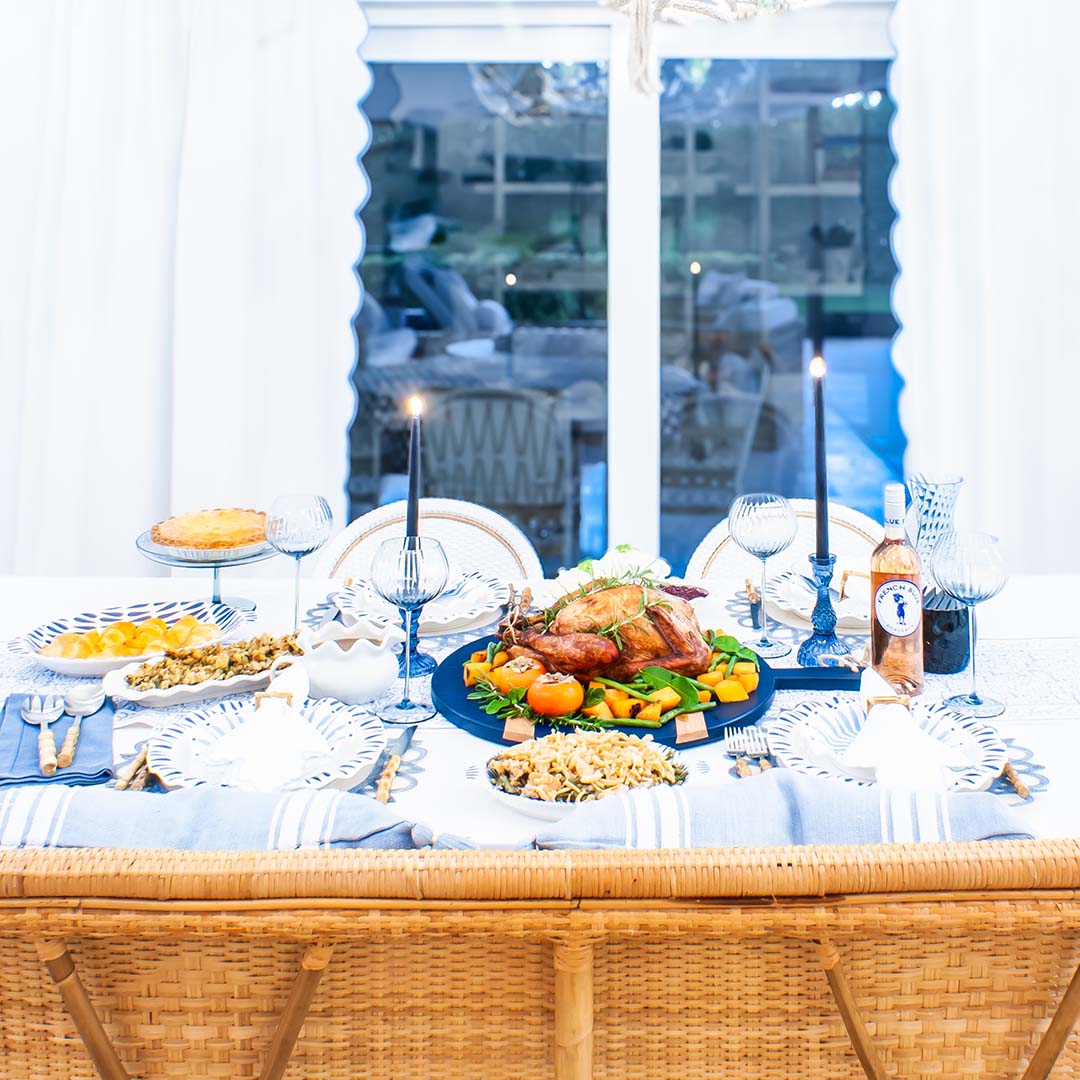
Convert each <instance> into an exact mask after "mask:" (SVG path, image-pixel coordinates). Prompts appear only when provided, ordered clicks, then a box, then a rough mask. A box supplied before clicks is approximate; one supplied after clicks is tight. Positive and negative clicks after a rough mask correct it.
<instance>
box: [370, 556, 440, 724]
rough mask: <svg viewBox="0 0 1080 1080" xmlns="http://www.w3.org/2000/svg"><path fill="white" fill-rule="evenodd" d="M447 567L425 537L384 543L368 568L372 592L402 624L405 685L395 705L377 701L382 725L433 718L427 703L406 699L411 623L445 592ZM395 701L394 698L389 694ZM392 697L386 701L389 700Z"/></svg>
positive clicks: (407, 696)
mask: <svg viewBox="0 0 1080 1080" xmlns="http://www.w3.org/2000/svg"><path fill="white" fill-rule="evenodd" d="M448 573H449V566H448V564H447V561H446V552H445V551H443V549H442V544H440V543H439V541H438V540H432V539H431V538H430V537H427V536H405V537H401V536H399V537H396V538H394V539H392V540H384V541H383V542H382V543H381V544H380V545H379V548H378V550H377V551H376V552H375V559H374V561H373V562H372V564H371V584H372V585H373V586H374V588H375V591H376V592H377V593H378V594H379V595H380V596H381V597H382V598H383V599H384V600H386V601H388V602H389V603H391V604H393V605H394V607H396V608H398V610H399V611H401V613H402V618H403V619H404V622H405V685H404V687H403V690H402V695H401V700H400V701H399V702H397V704H396V705H395V704H391V703H390V702H386V703H385V704H384V703H383V702H382V701H380V702H379V703H378V704H377V706H376V708H377V711H378V714H379V719H380V720H382V722H383V723H384V724H419V723H421V722H422V721H424V720H430V719H431V717H433V716H434V715H435V709H434V707H433V706H432V705H431V704H430V703H428V702H420V701H414V700H412V699H411V698H410V697H409V681H410V675H411V672H410V656H409V641H410V640H411V637H412V635H411V631H412V621H413V620H414V619H416V618H418V617H419V611H420V609H421V608H422V607H423V606H424V605H425V604H427V603H430V601H432V600H434V599H435V597H436V596H438V595H439V594H440V593H441V592H442V591H443V589H445V588H446V577H447V574H448ZM393 697H397V694H396V693H395V694H393ZM393 697H392V698H391V699H390V700H391V701H392V700H393Z"/></svg>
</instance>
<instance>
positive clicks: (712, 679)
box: [697, 667, 724, 686]
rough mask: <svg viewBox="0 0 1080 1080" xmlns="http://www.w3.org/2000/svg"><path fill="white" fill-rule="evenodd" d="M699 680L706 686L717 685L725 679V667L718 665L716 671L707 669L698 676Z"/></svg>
mask: <svg viewBox="0 0 1080 1080" xmlns="http://www.w3.org/2000/svg"><path fill="white" fill-rule="evenodd" d="M697 681H698V682H700V683H704V684H705V685H706V686H716V685H718V684H719V683H722V682H723V681H724V669H723V668H722V667H718V668H717V669H716V670H715V671H706V672H705V673H704V674H702V675H699V676H698V677H697Z"/></svg>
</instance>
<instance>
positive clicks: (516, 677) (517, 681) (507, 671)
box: [487, 656, 547, 694]
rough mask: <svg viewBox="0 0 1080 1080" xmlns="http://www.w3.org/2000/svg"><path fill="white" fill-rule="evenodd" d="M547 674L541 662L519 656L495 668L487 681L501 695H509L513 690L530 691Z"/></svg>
mask: <svg viewBox="0 0 1080 1080" xmlns="http://www.w3.org/2000/svg"><path fill="white" fill-rule="evenodd" d="M546 672H547V668H546V667H544V665H543V664H541V663H540V661H539V660H535V659H533V657H531V656H519V657H518V658H517V659H516V660H508V661H507V662H506V663H505V664H503V665H501V666H500V667H493V668H492V669H491V671H490V672H489V673H488V676H487V679H488V682H490V683H491V685H492V686H494V687H495V689H496V690H498V691H499V693H500V694H508V693H509V692H510V691H511V690H521V689H528V687H530V686H532V684H533V683H534V682H536V680H537V679H539V678H540V676H541V675H544V674H546Z"/></svg>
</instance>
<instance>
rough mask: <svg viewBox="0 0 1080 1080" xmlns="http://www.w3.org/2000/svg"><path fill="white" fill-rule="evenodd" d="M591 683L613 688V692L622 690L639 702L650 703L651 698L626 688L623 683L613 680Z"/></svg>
mask: <svg viewBox="0 0 1080 1080" xmlns="http://www.w3.org/2000/svg"><path fill="white" fill-rule="evenodd" d="M593 682H598V683H603V685H604V686H610V687H613V688H614V689H615V690H623V691H625V692H626V693H627V694H629V695H630V696H631V697H636V698H638V699H639V700H641V701H651V700H652V698H650V697H649V695H648V694H643V693H642V692H641V691H640V690H635V689H634V688H633V687H632V686H627V685H626V684H625V683H621V682H616V681H615V680H614V679H600V678H596V679H594V680H593Z"/></svg>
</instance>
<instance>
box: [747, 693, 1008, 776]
mask: <svg viewBox="0 0 1080 1080" xmlns="http://www.w3.org/2000/svg"><path fill="white" fill-rule="evenodd" d="M911 718H912V720H914V721H915V723H916V724H917V725H918V726H919V727H920V728H922V730H923V731H925V732H926V734H927V735H931V736H933V737H934V738H935V739H937V740H939V741H940V742H941V743H942V744H943V745H944V746H946V747H947V748H949V749H950V750H951V751H953V752H954V753H953V755H952V756H954V757H955V758H956V759H957V760H958V761H962V762H964V765H963V767H954V768H953V769H952V784H951V788H950V790H952V791H984V790H985V789H986V788H988V787H989V786H990V785H991V784H992V783H993V782H994V780H995V779H997V777H999V776H1000V775H1001V770H1002V769H1004V768H1005V761H1006V759H1007V757H1008V751H1007V750H1006V748H1005V744H1004V742H1002V740H1001V736H999V735H998V733H997V732H996V731H995V730H994V729H993V728H991V727H987V726H986V724H984V723H982V722H981V721H980V720H975V719H967V718H965V717H962V716H960V715H958V714H957V713H954V712H953V711H952V710H951V709H948V708H946V707H945V706H944V705H941V704H932V705H924V704H922V703H921V702H917V703H915V704H913V705H912V706H911ZM865 720H866V714H865V713H864V712H863V708H862V704H861V703H860V702H859V701H858V700H857V698H856V697H855V696H854V695H844V696H843V697H841V696H836V697H832V698H825V699H818V700H815V701H804V702H802V703H800V704H799V705H795V706H793V707H792V708H790V709H785V710H784V711H783V712H782V713H781V714H780V716H779V717H778V718H777V719H776V720H774V721H772V722H771V723H769V724H768V732H769V750H770V752H771V753H772V754H773V756H774V757H775V758H776V760H777V761H778V762H780V764H781V765H784V766H786V767H787V768H789V769H796V770H798V771H799V772H803V773H809V774H810V775H811V776H826V777H830V778H832V779H834V780H843V781H845V782H847V783H850V784H864V785H865V784H868V783H870V781H868V780H866V779H864V778H863V777H861V776H856V775H854V774H853V773H849V772H845V771H844V767H843V765H842V764H841V761H842V759H843V756H844V752H845V751H846V750H847V748H848V747H849V746H850V745H851V744H852V742H854V740H855V736H856V735H858V733H859V730H860V729H861V728H862V725H863V723H864V722H865Z"/></svg>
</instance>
